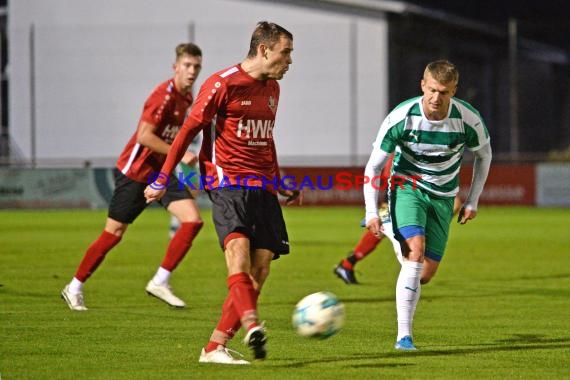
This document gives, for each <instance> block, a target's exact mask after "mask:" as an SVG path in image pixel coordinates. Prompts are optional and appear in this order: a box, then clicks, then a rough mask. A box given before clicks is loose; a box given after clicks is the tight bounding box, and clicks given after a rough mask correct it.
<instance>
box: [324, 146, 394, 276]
mask: <svg viewBox="0 0 570 380" xmlns="http://www.w3.org/2000/svg"><path fill="white" fill-rule="evenodd" d="M393 157H394V156H393V155H392V156H391V157H390V160H389V162H388V163H387V164H386V166H385V167H384V169H383V170H382V174H381V175H382V183H385V182H384V181H387V180H388V179H389V178H390V173H391V171H392V159H393ZM387 194H388V191H387V190H383V195H381V198H382V199H384V201H383V202H382V204H381V205H380V210H384V209H386V208H387V207H388V203H387V199H386V198H387ZM380 212H382V211H380ZM382 239H384V234H380V235H379V236H376V235H374V234H373V233H372V232H370V231H369V230H368V229H366V230H365V232H364V234H362V237H361V238H360V240H359V241H358V243H357V244H356V246H355V247H354V249H353V250H352V251H350V252H349V253H348V256H347V257H346V258H344V259H343V260H341V262H340V263H338V265H337V266H336V267H335V268H334V271H333V272H334V274H336V275H337V276H338V277H339V278H340V279H341V280H342V281H344V282H345V283H346V284H358V281H357V280H356V276H355V274H354V267H355V266H356V263H358V262H359V261H360V260H362V259H364V258H365V257H366V256H368V255H369V254H370V253H372V251H374V249H376V247H377V246H378V244H380V242H381V241H382Z"/></svg>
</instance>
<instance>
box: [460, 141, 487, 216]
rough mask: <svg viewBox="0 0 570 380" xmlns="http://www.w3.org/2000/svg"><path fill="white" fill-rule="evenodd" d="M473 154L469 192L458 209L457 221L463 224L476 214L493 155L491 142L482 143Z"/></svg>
mask: <svg viewBox="0 0 570 380" xmlns="http://www.w3.org/2000/svg"><path fill="white" fill-rule="evenodd" d="M473 154H474V155H475V162H474V163H473V177H472V179H471V188H470V189H469V194H468V195H467V198H466V199H465V203H464V204H463V207H461V210H459V215H458V217H457V222H458V223H460V224H465V223H467V221H468V220H470V219H473V218H475V216H477V205H478V203H479V197H480V196H481V193H482V192H483V187H484V186H485V181H487V176H488V175H489V168H490V166H491V158H492V156H493V154H492V152H491V144H489V143H487V144H485V145H483V146H482V147H481V149H478V150H476V151H474V152H473Z"/></svg>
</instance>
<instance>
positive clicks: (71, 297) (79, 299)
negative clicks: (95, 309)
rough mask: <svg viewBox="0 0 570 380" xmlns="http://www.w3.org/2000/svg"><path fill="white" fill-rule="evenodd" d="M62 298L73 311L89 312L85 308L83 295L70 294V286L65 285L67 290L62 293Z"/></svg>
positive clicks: (64, 289)
mask: <svg viewBox="0 0 570 380" xmlns="http://www.w3.org/2000/svg"><path fill="white" fill-rule="evenodd" d="M61 298H63V300H64V301H65V302H66V303H67V306H69V308H70V309H71V310H75V311H85V310H87V308H86V307H85V301H84V300H83V293H77V294H71V293H70V292H69V285H65V288H63V290H62V291H61Z"/></svg>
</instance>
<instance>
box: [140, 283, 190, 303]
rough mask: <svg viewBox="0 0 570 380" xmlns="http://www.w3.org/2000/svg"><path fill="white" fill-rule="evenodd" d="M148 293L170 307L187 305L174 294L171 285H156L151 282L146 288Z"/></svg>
mask: <svg viewBox="0 0 570 380" xmlns="http://www.w3.org/2000/svg"><path fill="white" fill-rule="evenodd" d="M146 292H147V293H148V294H149V295H150V296H154V297H156V298H158V299H159V300H162V301H164V302H166V303H167V304H169V305H170V306H174V307H186V303H185V302H184V301H182V300H181V299H180V298H178V297H176V296H175V295H174V293H172V290H171V289H170V286H169V285H156V284H155V283H154V281H152V280H150V281H149V282H148V284H147V286H146Z"/></svg>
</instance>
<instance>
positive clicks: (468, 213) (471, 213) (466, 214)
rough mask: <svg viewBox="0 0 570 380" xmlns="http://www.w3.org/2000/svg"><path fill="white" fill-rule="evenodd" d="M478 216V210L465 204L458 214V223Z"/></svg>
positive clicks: (463, 222)
mask: <svg viewBox="0 0 570 380" xmlns="http://www.w3.org/2000/svg"><path fill="white" fill-rule="evenodd" d="M476 216H477V210H472V209H470V208H468V207H465V206H463V207H461V210H459V214H458V215H457V223H459V224H465V223H467V221H468V220H471V219H475V217H476Z"/></svg>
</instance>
